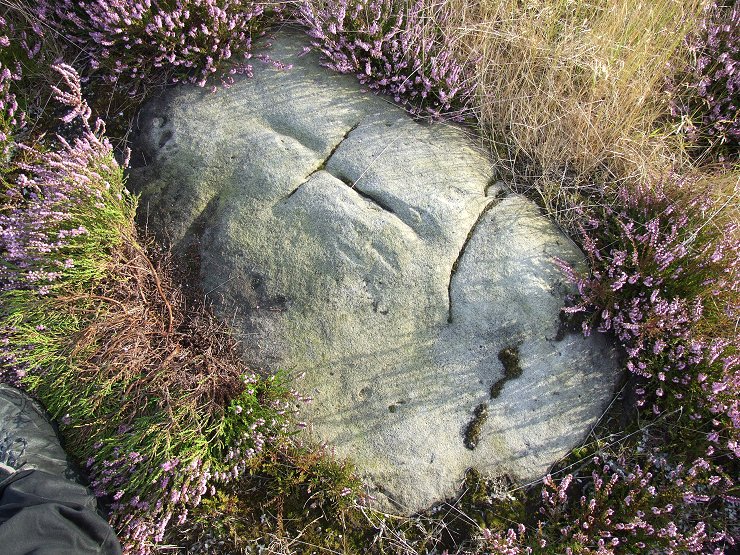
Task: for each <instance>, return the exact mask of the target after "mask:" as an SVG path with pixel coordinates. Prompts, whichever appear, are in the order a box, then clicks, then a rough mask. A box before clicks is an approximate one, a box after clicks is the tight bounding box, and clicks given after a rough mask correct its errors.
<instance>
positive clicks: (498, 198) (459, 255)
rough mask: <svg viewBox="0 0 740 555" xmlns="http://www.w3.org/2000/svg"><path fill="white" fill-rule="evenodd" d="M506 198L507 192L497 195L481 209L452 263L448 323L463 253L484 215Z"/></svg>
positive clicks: (449, 282)
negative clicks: (456, 277) (453, 281)
mask: <svg viewBox="0 0 740 555" xmlns="http://www.w3.org/2000/svg"><path fill="white" fill-rule="evenodd" d="M504 198H506V194H505V193H504V194H503V196H501V195H496V196H495V197H494V198H493V199H491V201H489V202H488V204H486V206H485V207H484V208H483V210H481V212H480V214H479V215H478V218H477V219H476V220H475V223H474V224H473V225H472V226H471V228H470V231H468V236H467V237H465V241H464V242H463V244H462V247H460V252H458V253H457V258H455V262H453V263H452V268H451V269H450V279H449V281H448V282H447V323H448V324H451V323H452V279H453V278H454V277H455V272H457V267H458V266H459V265H460V260H461V259H462V256H463V254H465V249H466V248H467V246H468V243H469V242H470V240H471V239H472V238H473V233H475V230H476V228H477V227H478V224H479V223H480V222H481V220H483V217H484V216H485V215H486V214H488V212H489V211H490V210H492V209H493V208H495V207H496V206H497V205H498V204H499V203H500V202H501V201H502V200H503V199H504Z"/></svg>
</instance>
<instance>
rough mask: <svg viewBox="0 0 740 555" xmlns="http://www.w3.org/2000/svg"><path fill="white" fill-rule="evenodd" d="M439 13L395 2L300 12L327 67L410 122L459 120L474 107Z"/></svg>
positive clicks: (348, 3)
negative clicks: (390, 103) (394, 106)
mask: <svg viewBox="0 0 740 555" xmlns="http://www.w3.org/2000/svg"><path fill="white" fill-rule="evenodd" d="M451 17H452V14H451V12H450V10H448V9H447V8H446V7H445V6H444V5H440V6H436V7H429V6H426V5H425V2H423V1H421V0H419V1H413V2H406V1H403V2H396V1H393V0H326V1H322V2H315V1H312V0H304V1H302V2H301V5H300V9H299V11H298V19H299V21H300V22H301V23H302V24H303V25H305V27H306V29H307V31H308V35H309V36H310V37H311V38H313V39H314V40H313V44H314V46H315V47H316V48H318V49H319V50H320V51H321V52H322V53H323V54H324V55H325V56H326V58H327V59H328V61H327V62H326V66H327V67H329V68H331V69H333V70H335V71H338V72H340V73H350V74H354V75H355V76H356V77H357V79H358V80H359V81H360V83H362V84H363V85H365V86H366V87H367V88H368V89H370V90H373V91H376V92H378V93H383V94H388V95H390V96H391V97H392V98H393V99H394V100H395V101H396V102H399V103H401V104H403V106H404V107H405V108H406V109H407V110H409V111H410V112H411V113H413V114H416V115H425V116H431V117H433V118H439V117H441V116H442V115H445V116H447V117H449V118H451V119H462V118H464V117H465V116H467V115H469V112H470V102H471V99H472V90H473V88H472V83H471V81H470V80H469V74H470V68H469V67H466V66H465V65H464V64H463V63H462V62H461V61H460V60H459V59H457V58H456V57H455V55H454V53H453V50H452V48H451V44H450V37H449V36H447V35H445V34H444V33H443V32H442V29H443V26H444V25H445V24H447V23H448V22H449V20H450V19H451Z"/></svg>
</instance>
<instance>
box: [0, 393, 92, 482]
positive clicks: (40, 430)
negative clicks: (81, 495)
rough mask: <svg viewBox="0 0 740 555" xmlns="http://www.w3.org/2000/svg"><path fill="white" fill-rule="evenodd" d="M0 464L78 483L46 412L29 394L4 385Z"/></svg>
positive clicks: (0, 402)
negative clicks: (42, 471)
mask: <svg viewBox="0 0 740 555" xmlns="http://www.w3.org/2000/svg"><path fill="white" fill-rule="evenodd" d="M4 451H8V453H7V456H5V457H2V458H3V459H5V460H0V462H4V463H5V464H7V465H9V466H12V467H13V468H15V469H22V468H23V466H24V465H27V467H28V468H36V469H39V470H45V471H46V472H49V473H51V474H56V475H59V476H65V477H67V478H70V479H72V480H77V479H78V478H79V476H78V475H77V473H76V472H75V471H74V469H73V468H72V467H71V465H70V464H69V462H68V461H67V455H66V454H65V453H64V450H63V449H62V446H61V444H60V443H59V439H58V438H57V435H56V432H55V431H54V427H53V426H52V423H51V420H50V419H49V416H48V415H47V414H46V411H45V410H44V409H43V408H42V407H41V405H40V404H38V403H37V402H36V401H34V400H33V399H31V397H29V396H28V395H27V394H26V393H24V392H22V391H20V390H18V389H15V388H14V387H10V386H8V385H5V384H0V456H2V455H3V454H4V453H3V452H4Z"/></svg>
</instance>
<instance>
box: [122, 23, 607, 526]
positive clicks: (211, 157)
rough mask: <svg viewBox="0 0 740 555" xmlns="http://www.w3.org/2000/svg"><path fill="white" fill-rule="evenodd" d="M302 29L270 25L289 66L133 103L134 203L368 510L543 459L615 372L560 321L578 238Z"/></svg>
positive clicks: (515, 473) (454, 134)
mask: <svg viewBox="0 0 740 555" xmlns="http://www.w3.org/2000/svg"><path fill="white" fill-rule="evenodd" d="M305 44H306V42H305V40H304V39H302V38H301V37H300V35H298V34H295V33H292V32H285V31H283V32H281V34H280V35H279V36H278V37H277V38H276V39H275V40H274V46H273V48H272V50H271V51H270V55H271V57H272V58H273V59H278V60H280V61H282V62H285V63H291V64H294V66H293V68H292V69H288V70H285V69H283V70H281V69H277V68H276V67H274V66H272V65H269V64H261V63H260V62H257V64H258V65H257V66H256V67H255V72H254V73H255V75H254V78H252V79H243V80H239V81H237V83H236V84H235V85H234V86H233V87H232V88H230V89H228V90H220V91H219V92H217V93H215V94H210V93H208V92H206V91H204V90H202V89H197V88H193V87H179V88H176V89H173V90H170V91H169V92H168V93H167V94H166V95H165V96H164V97H163V98H160V99H159V100H157V101H154V102H153V103H151V104H149V105H148V106H147V107H146V108H145V109H144V111H143V113H142V114H141V115H140V118H139V120H138V121H139V126H140V134H139V138H138V142H137V147H138V150H139V154H138V163H137V164H136V167H135V168H134V169H132V171H131V174H130V181H129V183H130V184H131V185H132V187H133V188H134V189H135V190H137V191H141V192H142V199H141V202H140V207H141V208H140V215H141V218H142V220H144V221H146V222H147V224H148V226H149V227H150V228H154V229H155V230H157V231H158V232H159V233H160V234H161V235H163V236H165V237H166V238H168V239H169V240H170V241H171V242H172V243H173V245H174V246H175V248H176V250H177V251H179V252H180V253H181V254H182V255H183V256H184V257H185V259H186V260H187V261H189V262H190V263H191V264H193V265H196V264H195V263H196V262H198V263H199V265H197V269H198V272H199V275H200V284H199V285H200V287H201V288H202V289H203V291H204V293H205V294H206V295H207V296H208V297H209V298H210V299H212V300H213V301H214V303H215V305H216V306H217V308H218V309H219V310H220V312H221V314H222V315H223V316H224V317H225V318H228V320H229V321H231V322H233V323H234V326H235V327H236V328H237V329H238V330H239V332H240V333H241V334H242V337H243V339H244V342H245V345H246V346H247V348H248V351H249V355H248V356H249V358H250V360H251V362H252V363H255V364H261V365H263V366H268V367H271V368H278V367H279V368H285V369H288V370H289V371H291V372H295V373H296V374H298V373H301V372H303V371H305V372H306V377H305V378H303V379H302V380H301V381H298V382H297V385H298V387H299V389H302V390H303V392H304V393H307V394H310V395H311V396H313V397H314V399H315V401H314V402H313V403H312V404H310V405H308V406H307V407H305V408H304V409H303V412H304V413H305V414H304V416H305V418H306V420H307V421H308V422H309V429H310V430H311V432H312V433H313V434H314V436H315V437H316V438H318V439H320V440H325V441H328V442H329V444H330V445H332V446H334V447H335V448H336V452H337V454H339V455H340V456H349V457H351V458H352V459H354V461H355V462H356V464H357V466H358V468H359V470H360V471H361V473H362V474H363V476H364V477H365V478H366V479H367V481H368V482H369V483H370V484H371V486H373V488H374V491H375V493H376V495H377V497H378V502H379V503H380V504H381V506H383V507H386V508H388V507H392V508H394V510H397V511H401V512H411V511H415V510H419V509H422V508H424V507H426V506H429V505H431V504H432V503H434V502H436V501H440V500H442V499H444V498H446V497H448V496H450V495H453V494H454V493H455V491H456V490H457V488H458V487H459V486H460V483H461V480H462V478H463V475H464V472H465V470H466V469H467V468H468V467H471V466H475V467H477V468H478V469H479V470H481V471H483V472H487V473H490V474H502V473H507V474H509V475H511V476H512V477H515V478H519V479H530V478H535V477H538V476H541V475H542V474H544V473H545V472H546V471H547V468H548V466H549V465H550V464H552V463H553V462H554V461H556V460H557V459H558V458H559V457H561V456H562V455H564V454H565V453H566V452H567V451H568V450H569V448H571V447H572V446H574V445H575V444H577V443H578V442H579V441H580V440H581V439H582V438H583V437H584V435H585V434H586V433H587V431H588V430H589V428H590V426H591V425H593V423H594V422H595V420H596V419H597V418H598V416H599V415H600V413H601V411H602V410H603V408H604V406H605V404H606V403H607V402H608V400H609V398H610V396H611V394H612V391H613V386H614V383H615V380H616V379H617V371H616V369H617V365H616V362H615V359H614V352H613V351H612V350H611V349H610V348H609V347H608V346H607V345H605V344H604V343H603V342H602V340H601V339H600V338H598V337H592V338H590V339H584V338H583V337H581V336H580V335H578V334H569V335H566V336H565V337H564V338H556V336H557V335H558V325H559V320H558V312H559V309H560V308H561V306H562V305H563V299H564V296H565V294H566V292H567V287H566V286H565V285H564V284H563V281H562V280H563V278H562V276H561V275H560V273H559V272H558V271H557V269H556V268H555V266H554V265H553V262H552V258H553V257H554V256H558V257H561V258H563V259H566V260H570V261H572V262H574V263H578V262H579V261H580V260H581V257H582V255H581V254H580V252H579V251H578V249H577V248H576V247H575V246H574V245H573V244H572V243H571V242H570V241H569V240H568V239H567V238H566V237H564V236H563V235H562V234H561V233H560V232H559V231H558V230H557V229H556V228H555V227H554V226H553V225H552V224H551V223H550V222H549V221H548V220H547V219H545V218H543V217H542V215H541V214H540V212H539V211H538V209H537V208H536V206H535V205H534V204H533V203H531V202H530V201H527V200H525V199H523V198H521V197H519V196H516V195H513V194H510V193H508V192H507V191H505V190H504V189H503V188H502V187H501V185H500V184H499V183H496V182H494V181H493V179H492V177H493V168H492V166H491V163H490V162H489V160H488V159H487V158H486V157H485V156H484V155H483V154H481V153H480V152H479V151H478V150H477V149H476V148H475V146H474V144H473V143H472V142H471V140H470V138H468V137H467V136H466V133H465V132H464V131H463V130H462V129H461V128H459V127H453V126H447V125H441V124H436V125H427V124H421V123H417V122H414V121H412V120H411V119H410V118H409V117H407V116H406V115H405V114H404V113H403V112H402V111H401V110H399V109H398V108H396V107H394V106H392V105H391V104H389V103H388V102H387V101H385V100H384V99H382V98H379V97H376V96H373V95H370V94H364V93H362V92H361V91H360V86H359V85H357V84H356V82H355V81H354V79H353V78H351V77H348V76H341V75H336V74H333V73H331V72H329V71H328V70H325V69H323V68H321V67H320V66H319V60H318V57H317V55H316V54H313V53H310V54H308V55H301V52H302V49H303V46H304V45H305ZM558 339H560V340H558ZM507 349H508V350H507ZM507 353H508V355H507ZM507 356H508V358H507ZM507 365H508V366H507ZM505 367H507V368H508V369H506V368H505ZM481 405H484V408H483V409H479V410H478V413H479V415H480V414H481V413H485V415H487V417H486V418H483V417H481V416H478V417H475V416H474V412H475V411H476V408H477V407H479V406H481ZM466 444H467V445H466Z"/></svg>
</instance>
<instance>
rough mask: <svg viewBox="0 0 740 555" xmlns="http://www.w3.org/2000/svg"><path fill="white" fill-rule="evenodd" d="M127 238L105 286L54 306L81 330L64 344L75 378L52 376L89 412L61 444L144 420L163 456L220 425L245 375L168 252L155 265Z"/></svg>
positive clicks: (81, 442) (225, 335) (232, 346)
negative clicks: (67, 383) (70, 383)
mask: <svg viewBox="0 0 740 555" xmlns="http://www.w3.org/2000/svg"><path fill="white" fill-rule="evenodd" d="M128 233H129V236H127V237H124V240H123V242H122V245H121V246H120V248H119V249H118V250H117V251H116V252H114V253H113V256H112V258H111V260H110V263H109V276H110V278H109V279H107V280H105V281H104V282H103V283H101V284H100V286H99V288H98V289H97V290H95V291H93V292H89V293H84V294H78V295H77V296H69V295H67V296H62V297H59V298H58V299H56V300H55V303H56V304H57V305H58V307H59V310H64V311H71V313H72V314H73V315H74V316H75V317H76V318H78V319H79V320H80V321H83V322H87V324H86V325H85V326H84V327H83V328H81V329H80V331H79V332H78V333H77V334H75V335H74V336H72V337H70V338H69V341H68V345H69V350H68V353H67V356H68V357H69V360H73V361H74V365H73V367H70V371H71V372H73V374H74V375H73V377H72V376H70V375H67V373H64V374H62V375H60V376H58V379H59V380H63V381H64V380H68V379H70V378H72V379H73V380H74V382H75V384H76V389H77V391H78V396H79V398H78V399H77V400H76V401H75V403H77V404H81V405H84V406H85V408H86V410H87V411H88V412H87V414H86V415H85V416H86V417H87V418H79V419H78V420H77V425H76V426H75V429H74V433H70V434H69V438H68V439H69V440H70V441H71V442H72V444H73V445H75V446H76V447H79V448H80V450H84V447H85V446H87V444H88V443H89V437H90V436H91V435H94V436H98V437H101V436H106V437H107V436H110V435H111V434H113V435H115V432H114V431H113V430H114V429H115V428H117V427H118V426H119V425H121V424H129V425H131V424H133V422H134V420H136V419H141V418H147V417H152V419H153V420H152V427H151V433H149V434H148V435H149V437H150V439H151V441H152V442H153V443H155V444H160V445H161V446H162V447H163V448H165V449H167V450H169V449H171V448H172V447H173V445H174V444H177V443H178V441H182V439H183V438H182V437H180V436H182V435H183V434H187V433H192V431H193V430H199V431H200V432H205V431H206V430H205V429H204V428H203V427H204V426H206V427H208V426H214V425H217V424H218V423H219V421H220V420H221V417H222V416H223V414H224V412H225V410H226V408H227V406H228V403H229V402H230V401H231V399H233V398H235V397H236V396H238V394H239V393H241V391H243V389H244V382H243V380H242V376H243V374H244V372H245V367H244V364H243V362H242V361H241V359H240V356H239V355H240V350H239V347H238V344H237V342H236V340H235V339H234V338H233V337H232V336H231V335H230V334H229V331H228V330H227V328H226V326H225V324H223V323H221V322H219V321H217V320H216V319H215V317H214V316H213V315H212V314H211V313H210V312H209V311H208V310H207V308H206V307H205V306H203V304H202V302H199V301H198V300H197V299H188V298H186V297H185V295H184V294H183V289H182V288H181V287H180V286H179V285H178V281H179V280H178V279H176V276H175V273H176V272H175V269H174V268H173V266H172V263H171V261H170V259H169V255H168V253H162V252H157V253H156V257H155V258H156V260H157V262H152V258H150V255H151V250H152V249H153V247H152V249H144V248H143V247H141V246H140V244H139V242H138V240H137V238H136V236H135V232H134V231H133V229H131V230H128ZM147 250H149V251H150V252H147ZM58 385H59V386H61V385H62V384H58ZM45 387H50V388H54V387H55V384H54V383H50V384H47V385H46V386H45ZM111 403H113V404H111Z"/></svg>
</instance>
